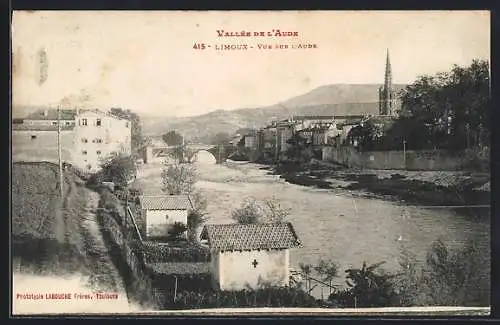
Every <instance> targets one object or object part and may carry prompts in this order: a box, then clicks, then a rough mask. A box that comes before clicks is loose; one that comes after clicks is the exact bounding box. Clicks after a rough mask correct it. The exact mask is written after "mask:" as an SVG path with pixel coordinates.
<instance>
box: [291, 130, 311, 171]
mask: <svg viewBox="0 0 500 325" xmlns="http://www.w3.org/2000/svg"><path fill="white" fill-rule="evenodd" d="M287 144H289V145H290V146H289V147H288V148H287V150H286V152H285V156H286V157H287V158H288V159H292V160H295V161H296V162H298V163H304V162H308V161H310V160H311V158H312V151H311V146H310V144H308V143H307V139H306V138H304V137H303V136H301V135H300V133H298V132H294V133H293V134H292V136H291V137H290V139H288V140H287Z"/></svg>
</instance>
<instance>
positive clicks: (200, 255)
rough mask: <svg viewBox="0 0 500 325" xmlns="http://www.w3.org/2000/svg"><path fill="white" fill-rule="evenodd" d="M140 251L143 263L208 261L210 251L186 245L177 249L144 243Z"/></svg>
mask: <svg viewBox="0 0 500 325" xmlns="http://www.w3.org/2000/svg"><path fill="white" fill-rule="evenodd" d="M141 250H142V253H143V255H144V259H145V261H146V262H148V263H161V262H209V261H210V251H209V250H208V248H205V247H202V246H195V245H187V246H186V247H183V248H178V247H170V246H167V245H159V244H156V243H153V242H145V243H144V244H143V245H141Z"/></svg>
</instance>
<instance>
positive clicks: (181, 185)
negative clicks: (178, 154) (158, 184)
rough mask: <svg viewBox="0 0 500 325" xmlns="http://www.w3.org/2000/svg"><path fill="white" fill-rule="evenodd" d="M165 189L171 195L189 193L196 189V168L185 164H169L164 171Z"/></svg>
mask: <svg viewBox="0 0 500 325" xmlns="http://www.w3.org/2000/svg"><path fill="white" fill-rule="evenodd" d="M161 176H162V180H163V191H164V192H166V193H168V194H170V195H179V194H189V193H191V192H193V190H194V184H195V182H196V177H195V176H196V175H195V171H194V168H193V167H191V166H189V165H185V164H175V165H169V166H168V167H166V168H164V169H163V171H162V175H161Z"/></svg>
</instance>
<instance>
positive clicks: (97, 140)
mask: <svg viewBox="0 0 500 325" xmlns="http://www.w3.org/2000/svg"><path fill="white" fill-rule="evenodd" d="M92 142H95V143H102V139H95V140H94V141H92Z"/></svg>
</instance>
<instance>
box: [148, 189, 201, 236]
mask: <svg viewBox="0 0 500 325" xmlns="http://www.w3.org/2000/svg"><path fill="white" fill-rule="evenodd" d="M139 202H140V204H139V205H140V210H141V216H142V219H143V233H144V234H145V235H146V238H155V237H166V236H169V235H170V231H171V229H172V226H173V224H174V223H176V222H181V223H183V224H184V225H187V216H188V211H189V210H190V209H192V208H193V204H192V202H191V199H190V197H189V196H188V195H155V196H146V195H142V196H139Z"/></svg>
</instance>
